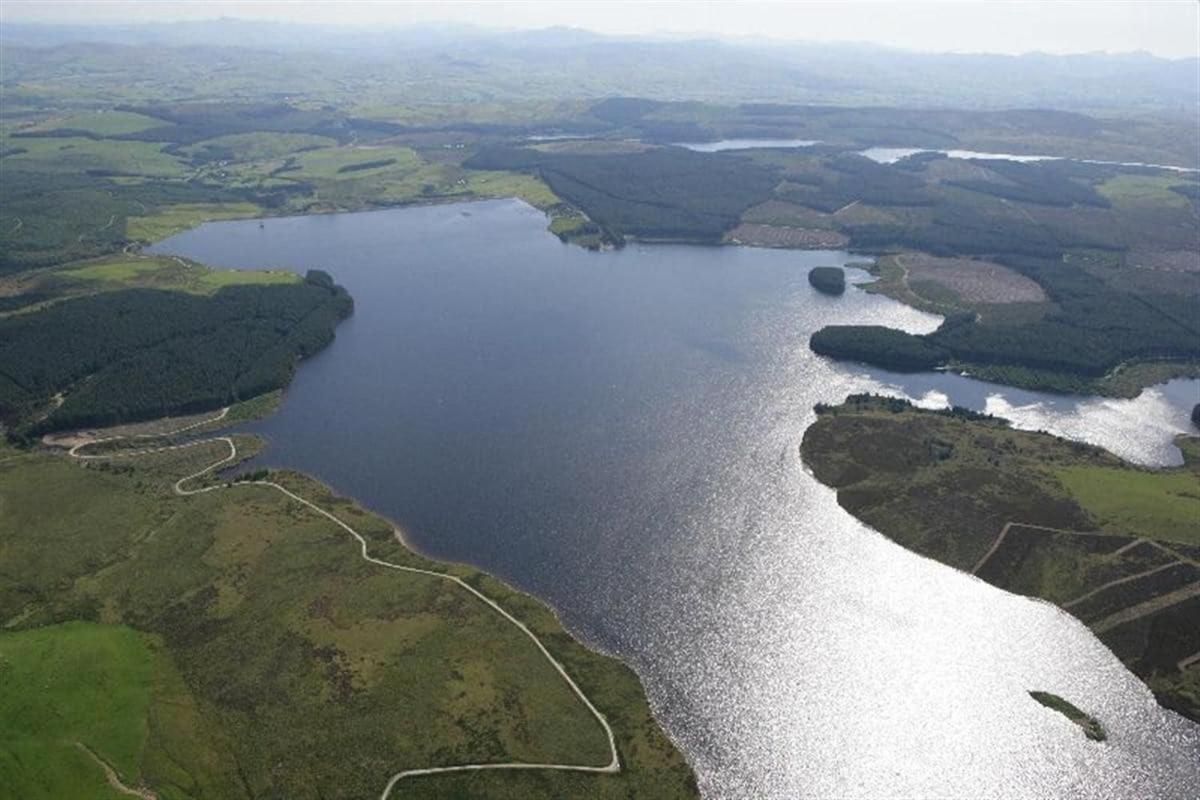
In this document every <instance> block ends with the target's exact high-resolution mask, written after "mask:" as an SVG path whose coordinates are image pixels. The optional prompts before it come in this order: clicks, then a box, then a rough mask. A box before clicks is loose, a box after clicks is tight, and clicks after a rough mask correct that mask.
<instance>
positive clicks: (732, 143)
mask: <svg viewBox="0 0 1200 800" xmlns="http://www.w3.org/2000/svg"><path fill="white" fill-rule="evenodd" d="M814 144H820V142H818V141H815V140H808V139H722V140H720V141H719V142H676V143H675V146H676V147H686V148H687V149H688V150H695V151H696V152H697V153H719V152H721V151H722V150H753V149H756V148H763V147H812V146H813V145H814Z"/></svg>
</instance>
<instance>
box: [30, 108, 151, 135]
mask: <svg viewBox="0 0 1200 800" xmlns="http://www.w3.org/2000/svg"><path fill="white" fill-rule="evenodd" d="M169 124H170V123H168V122H165V121H164V120H161V119H155V118H154V117H147V116H146V115H145V114H136V113H134V112H131V111H97V112H93V113H90V114H71V115H69V116H66V117H56V118H53V119H51V120H49V121H48V122H46V123H43V124H42V125H40V126H39V127H38V129H39V130H70V131H87V132H88V133H94V134H97V135H100V136H119V135H120V134H123V133H137V132H138V131H144V130H149V129H150V128H161V127H163V126H166V125H169Z"/></svg>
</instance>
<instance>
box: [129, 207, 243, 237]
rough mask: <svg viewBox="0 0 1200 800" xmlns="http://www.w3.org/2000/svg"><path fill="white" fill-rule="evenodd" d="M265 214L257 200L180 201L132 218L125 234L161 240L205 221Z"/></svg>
mask: <svg viewBox="0 0 1200 800" xmlns="http://www.w3.org/2000/svg"><path fill="white" fill-rule="evenodd" d="M262 213H263V209H262V208H261V207H260V206H256V205H254V204H253V203H179V204H178V205H172V206H168V207H166V208H164V209H162V210H160V211H158V212H157V213H155V214H151V215H148V216H139V217H129V218H128V219H127V220H126V221H125V236H126V237H127V238H129V239H133V240H135V241H139V242H147V243H149V242H157V241H159V240H160V239H165V238H167V237H168V236H172V235H174V234H176V233H179V232H181V231H185V230H188V229H189V228H194V227H196V226H197V225H199V224H201V223H203V222H210V221H212V220H218V219H242V218H245V217H257V216H260V215H261V214H262Z"/></svg>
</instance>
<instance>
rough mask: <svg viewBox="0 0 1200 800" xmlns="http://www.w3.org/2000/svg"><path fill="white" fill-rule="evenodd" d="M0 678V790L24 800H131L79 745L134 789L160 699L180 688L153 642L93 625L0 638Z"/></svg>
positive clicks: (132, 632) (71, 625)
mask: <svg viewBox="0 0 1200 800" xmlns="http://www.w3.org/2000/svg"><path fill="white" fill-rule="evenodd" d="M0 675H3V681H4V686H5V691H3V692H0V720H3V722H4V733H3V734H0V784H3V785H4V786H5V787H6V791H10V792H13V795H12V796H14V797H25V798H39V797H45V798H51V797H89V798H90V797H96V798H119V797H123V796H125V795H123V794H121V793H120V792H117V791H116V790H114V789H113V788H112V787H110V786H109V784H108V782H107V781H106V780H105V774H104V771H103V769H102V767H101V766H100V765H99V764H97V763H96V761H95V760H94V758H93V757H92V756H91V755H89V754H88V753H87V752H86V751H85V750H84V749H83V748H82V747H80V745H83V746H85V747H86V748H88V750H91V751H92V752H93V753H95V754H96V755H97V756H98V757H100V758H102V759H103V760H104V761H105V762H107V763H108V764H109V765H110V766H111V767H112V768H113V769H114V770H115V771H116V772H117V774H118V775H120V776H122V779H123V780H124V781H125V782H126V783H131V782H134V783H135V782H136V781H135V780H132V778H133V776H139V775H140V774H141V764H142V762H143V760H144V759H146V757H147V753H146V749H147V738H148V736H149V734H150V707H151V705H152V704H154V703H155V699H156V698H155V695H156V694H157V695H158V696H159V697H158V699H159V700H160V701H161V700H163V699H166V698H165V692H164V691H163V690H164V689H166V688H167V687H169V686H170V685H171V684H172V683H174V682H177V681H178V680H179V678H178V673H177V672H176V671H175V669H174V666H173V665H172V664H171V663H170V659H169V658H168V657H167V656H166V654H165V653H164V652H163V649H162V646H161V643H160V642H158V641H157V640H156V637H153V636H148V635H146V634H142V633H138V632H137V631H135V630H132V629H130V628H128V627H125V626H120V625H98V624H95V623H91V622H68V623H64V624H61V625H51V626H48V627H44V628H37V629H34V630H26V631H20V632H17V633H11V632H8V633H0ZM35 687H36V688H35ZM14 689H16V690H17V691H14ZM174 744H176V745H186V742H175V743H174Z"/></svg>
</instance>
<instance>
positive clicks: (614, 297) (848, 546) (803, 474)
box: [157, 201, 1200, 799]
mask: <svg viewBox="0 0 1200 800" xmlns="http://www.w3.org/2000/svg"><path fill="white" fill-rule="evenodd" d="M545 226H546V221H545V218H544V217H543V216H542V214H540V213H539V212H537V211H535V210H534V209H532V208H530V207H528V206H526V205H524V204H522V203H520V202H517V201H491V202H484V203H474V204H461V205H441V206H430V207H424V208H412V209H400V210H390V211H380V212H372V213H364V214H346V215H332V216H313V217H302V218H286V219H269V220H266V221H265V223H264V225H263V227H261V228H260V227H259V223H258V222H257V221H244V222H223V223H214V224H209V225H205V226H203V227H201V228H199V229H196V230H193V231H190V232H188V233H184V234H181V235H179V236H177V237H174V238H173V239H170V240H167V241H166V242H164V243H162V245H160V247H159V248H157V249H159V250H161V251H166V252H172V253H177V254H181V255H185V256H188V257H191V258H195V259H198V260H201V261H205V262H208V263H211V264H216V265H221V266H229V267H258V268H263V267H276V266H283V265H286V266H288V267H291V268H295V269H299V270H303V269H305V268H313V267H319V268H322V269H327V270H329V271H330V272H331V273H332V274H333V275H334V276H335V277H336V279H337V280H338V281H339V282H341V283H343V284H344V285H345V286H346V287H347V288H348V289H349V290H350V292H351V293H352V294H353V295H354V297H355V301H356V304H357V305H356V310H355V313H354V315H353V316H352V317H351V318H350V319H349V320H347V321H346V322H345V323H344V324H343V325H342V326H341V327H339V329H338V332H337V339H336V341H335V342H334V343H333V345H331V346H330V347H329V348H328V349H326V350H324V351H323V352H321V353H319V354H318V355H317V356H315V357H314V358H312V359H311V360H309V361H308V362H306V364H305V365H304V366H302V368H301V369H300V370H299V371H298V374H297V376H296V380H295V382H294V383H293V385H292V387H291V389H290V390H289V391H288V393H287V396H286V399H285V401H284V403H283V406H282V408H281V409H280V410H279V412H278V413H277V414H276V415H274V416H273V417H271V418H270V419H267V420H264V421H262V422H260V423H256V424H255V425H254V429H255V430H257V431H259V432H261V433H263V434H264V435H265V436H267V437H268V438H269V440H270V443H271V446H270V449H269V450H268V452H267V454H266V456H265V457H264V462H265V463H268V464H272V465H279V466H287V467H292V468H296V469H301V470H304V471H306V472H309V473H312V474H315V475H317V476H319V477H320V478H322V479H323V480H325V481H327V482H328V483H330V484H332V485H333V486H335V487H336V488H337V489H338V490H340V491H342V492H344V493H347V494H349V495H352V496H355V497H357V498H359V499H361V500H362V501H364V502H365V503H366V504H368V505H369V506H371V507H373V508H376V509H378V510H379V511H380V512H382V513H384V514H386V515H387V516H389V517H391V518H393V519H395V520H397V521H398V522H400V523H401V524H403V525H404V526H405V528H406V529H407V531H408V534H409V536H410V538H411V541H412V542H413V543H414V544H415V545H416V546H418V547H419V548H420V549H421V550H423V551H425V552H427V553H429V554H431V555H434V556H439V557H444V558H448V559H454V560H459V561H466V562H470V563H472V564H476V565H478V566H480V567H482V568H484V569H487V570H489V571H491V572H493V573H495V574H498V575H500V576H502V577H504V578H506V579H508V580H509V581H511V582H513V583H515V584H517V585H519V586H521V587H522V588H525V589H527V590H529V591H532V592H533V593H535V594H537V595H538V596H539V597H542V598H543V599H545V600H546V601H547V602H549V603H551V604H552V605H553V606H554V607H555V608H556V609H557V610H558V611H559V613H560V614H561V616H562V618H563V620H564V622H565V624H566V625H567V626H568V627H569V628H570V629H571V630H572V631H574V632H575V633H576V634H577V635H579V636H580V637H581V638H583V639H584V640H586V641H587V642H589V643H591V644H593V645H594V646H597V647H600V648H602V649H604V650H606V651H608V652H611V653H614V654H616V655H619V656H621V657H622V658H624V659H626V660H627V661H628V662H629V663H630V664H631V665H632V666H633V667H634V668H635V669H636V670H637V671H638V673H639V674H640V675H641V677H642V679H643V680H644V681H645V684H646V688H647V692H648V694H649V696H650V698H651V702H652V704H653V706H654V709H655V712H656V714H657V715H658V717H659V719H660V720H661V721H662V722H663V724H664V726H665V727H666V728H667V730H668V732H669V733H670V734H671V735H672V736H673V737H674V738H675V740H676V741H677V742H678V743H679V745H680V746H681V748H682V749H683V750H684V752H685V753H686V754H687V756H688V758H689V760H690V761H691V763H692V764H693V765H694V766H695V768H696V771H697V774H698V777H699V780H700V784H701V787H702V789H703V791H704V794H705V796H706V797H710V798H755V799H761V798H795V797H830V796H838V797H855V798H859V797H897V796H905V797H912V796H924V797H947V798H963V797H988V796H997V797H999V796H1003V797H1016V798H1044V797H1050V796H1055V797H1106V798H1107V797H1115V796H1123V797H1140V798H1144V797H1156V798H1157V797H1195V795H1196V789H1197V787H1198V786H1200V757H1198V756H1200V726H1195V725H1192V724H1191V723H1189V722H1187V721H1186V720H1184V719H1182V718H1180V717H1178V716H1176V715H1174V714H1171V713H1169V712H1166V711H1163V710H1162V709H1160V708H1159V707H1158V706H1157V705H1156V704H1155V702H1154V699H1153V697H1152V696H1151V694H1150V692H1149V691H1148V690H1147V689H1146V688H1145V686H1144V685H1142V684H1141V683H1140V682H1139V681H1138V680H1137V679H1136V678H1135V677H1133V676H1132V675H1131V674H1130V673H1129V672H1127V671H1126V670H1125V669H1124V667H1123V666H1122V665H1121V664H1120V663H1119V662H1118V661H1117V660H1116V659H1115V658H1114V657H1113V656H1112V654H1111V653H1109V652H1108V650H1107V649H1106V648H1104V647H1103V646H1102V645H1101V644H1100V643H1099V642H1098V641H1097V640H1096V639H1095V638H1094V637H1093V636H1092V635H1091V634H1090V633H1089V632H1088V631H1087V630H1086V628H1084V627H1083V626H1082V625H1081V624H1080V623H1078V622H1076V621H1075V620H1074V619H1073V618H1071V617H1069V616H1068V615H1066V614H1065V613H1063V612H1061V611H1058V610H1057V609H1055V608H1054V607H1052V606H1050V605H1048V604H1045V603H1040V602H1034V601H1031V600H1027V599H1023V598H1020V597H1016V596H1014V595H1010V594H1007V593H1005V592H1002V591H999V590H997V589H994V588H992V587H990V586H988V585H986V584H984V583H982V582H981V581H978V580H976V579H975V578H973V577H970V576H968V575H965V574H963V573H959V572H956V571H954V570H952V569H949V568H947V567H944V566H942V565H939V564H937V563H935V562H932V561H929V560H926V559H923V558H921V557H918V556H916V555H914V554H912V553H910V552H908V551H906V550H904V549H903V548H901V547H899V546H897V545H895V544H893V543H891V542H890V541H888V540H887V539H885V538H884V537H882V536H881V535H879V534H877V533H875V532H874V531H872V530H871V529H869V528H867V527H865V526H863V525H861V524H860V523H858V522H857V521H856V520H855V519H854V518H853V517H851V516H850V515H849V514H847V513H846V512H844V511H843V510H842V509H841V508H839V507H838V505H837V503H836V500H835V497H834V494H833V492H832V491H830V490H829V489H827V488H826V487H824V486H822V485H821V484H820V483H818V482H817V481H816V480H814V479H813V478H812V477H811V476H810V475H809V474H808V472H807V471H806V470H805V468H804V466H803V465H802V463H801V462H800V459H799V455H798V446H799V443H800V440H801V437H802V435H803V432H804V429H805V428H806V427H807V426H808V425H809V424H811V422H812V420H813V419H814V414H813V412H812V407H813V404H814V403H816V402H818V401H826V402H836V401H838V400H840V399H842V398H843V397H845V395H846V394H848V393H850V392H856V391H864V390H872V389H874V390H879V389H889V390H891V391H893V392H896V393H901V394H906V395H908V396H911V397H914V398H916V399H919V400H921V401H922V402H924V403H927V404H939V403H943V402H946V401H947V400H953V401H956V402H960V403H963V404H965V405H969V406H972V407H975V408H992V409H1004V410H1007V411H1012V412H1013V413H1014V414H1015V416H1016V417H1017V418H1018V419H1019V420H1021V421H1022V422H1023V423H1024V424H1028V425H1030V426H1033V427H1042V428H1048V429H1052V430H1057V431H1060V432H1063V433H1066V434H1071V435H1075V436H1078V437H1080V438H1086V439H1089V440H1091V441H1096V442H1101V443H1104V444H1106V445H1108V446H1110V447H1112V448H1113V449H1114V450H1116V451H1118V452H1123V453H1125V454H1126V455H1131V456H1135V457H1138V458H1140V459H1141V460H1143V461H1146V462H1154V461H1159V462H1162V461H1168V460H1170V459H1172V458H1174V457H1176V456H1177V453H1175V452H1174V451H1173V449H1172V448H1171V445H1170V438H1171V435H1172V434H1173V433H1174V432H1176V431H1178V430H1183V429H1184V426H1185V425H1186V415H1187V408H1188V407H1189V406H1188V403H1190V402H1192V401H1193V399H1194V396H1195V394H1196V392H1197V390H1198V389H1197V386H1198V384H1197V383H1196V382H1194V381H1193V382H1190V383H1188V382H1184V383H1175V384H1171V385H1170V386H1167V387H1163V388H1160V389H1158V390H1156V391H1155V392H1151V393H1147V394H1145V395H1143V397H1141V398H1139V399H1138V400H1136V401H1095V400H1083V399H1079V398H1074V399H1072V398H1055V397H1048V396H1042V395H1037V394H1034V393H1028V392H1015V391H1012V390H1008V389H1003V388H1001V387H994V386H989V385H987V384H982V383H978V382H975V381H971V380H970V379H967V378H961V377H956V376H946V375H931V376H917V377H914V376H898V375H892V374H888V373H884V372H879V371H866V370H863V369H857V368H854V367H853V366H845V365H838V364H834V363H832V362H830V361H827V360H825V359H822V358H819V357H817V356H815V355H814V354H813V353H811V352H810V351H809V349H808V346H807V342H808V337H809V335H810V334H811V333H812V332H813V331H814V330H816V329H817V328H819V327H820V326H822V325H825V324H829V323H854V322H876V323H881V324H886V325H893V326H897V327H901V328H904V329H906V330H909V331H914V332H919V331H928V330H932V329H933V328H934V327H935V326H936V325H937V323H938V319H937V318H936V317H933V316H930V315H927V314H924V313H921V312H918V311H915V310H913V309H910V308H907V307H905V306H902V305H900V304H898V303H895V302H893V301H891V300H888V299H887V298H884V297H880V296H876V295H868V294H866V293H864V292H859V291H850V292H847V293H846V294H845V295H844V296H842V297H840V298H830V297H826V296H824V295H820V294H818V293H816V292H815V291H814V290H813V289H812V288H811V287H810V286H809V285H808V282H807V280H806V273H807V271H808V269H809V268H810V267H812V266H816V265H821V264H838V263H844V262H845V261H846V260H847V259H848V258H850V257H849V256H848V255H847V254H845V253H836V252H795V251H792V252H789V251H778V250H760V249H751V248H741V247H725V248H701V247H687V246H640V245H631V246H629V247H627V248H625V249H624V250H620V251H616V252H604V253H592V252H587V251H584V250H581V249H579V248H573V247H569V246H565V245H562V244H560V243H559V242H558V240H557V239H555V238H554V237H553V236H551V235H550V234H548V233H547V232H546V231H545ZM854 274H855V276H856V277H857V278H858V279H861V278H862V274H861V273H857V272H856V273H854ZM1034 688H1036V689H1045V690H1049V691H1053V692H1056V693H1058V694H1061V695H1064V696H1066V697H1068V698H1070V699H1071V700H1072V701H1074V702H1075V703H1076V704H1077V705H1079V706H1081V707H1083V708H1085V709H1088V710H1089V711H1092V712H1093V713H1095V714H1096V715H1097V716H1098V717H1099V718H1100V719H1101V720H1103V722H1104V724H1105V726H1106V727H1107V728H1108V730H1109V733H1110V739H1109V741H1108V742H1107V743H1105V744H1102V745H1097V744H1095V743H1092V742H1089V741H1087V740H1086V739H1085V738H1084V737H1083V735H1082V734H1081V732H1080V731H1079V729H1078V728H1077V727H1075V726H1074V725H1073V724H1072V723H1070V722H1068V721H1067V720H1065V718H1063V717H1061V716H1059V715H1058V714H1056V713H1054V712H1051V711H1049V710H1047V709H1045V708H1043V707H1041V706H1040V705H1038V704H1037V703H1035V702H1034V701H1032V700H1031V699H1030V698H1029V697H1028V696H1027V695H1026V690H1027V689H1034Z"/></svg>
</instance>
